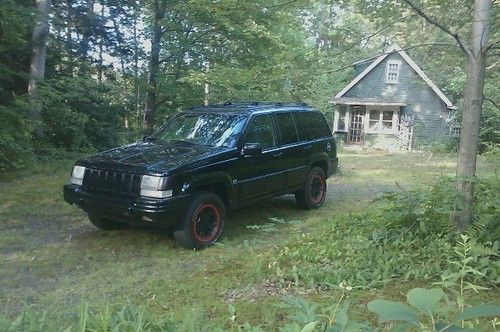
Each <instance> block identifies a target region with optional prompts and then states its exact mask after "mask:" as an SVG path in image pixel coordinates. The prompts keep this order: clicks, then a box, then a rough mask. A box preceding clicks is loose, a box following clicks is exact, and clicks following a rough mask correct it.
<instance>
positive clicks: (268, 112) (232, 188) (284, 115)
mask: <svg viewBox="0 0 500 332" xmlns="http://www.w3.org/2000/svg"><path fill="white" fill-rule="evenodd" d="M337 162H338V159H337V151H336V145H335V141H334V139H333V137H332V134H331V132H330V129H329V127H328V124H327V123H326V121H325V118H324V117H323V115H322V114H321V113H320V112H318V111H315V110H313V109H312V108H310V107H309V106H307V105H306V104H291V103H257V102H253V103H239V104H232V103H226V104H224V105H213V106H199V107H194V108H191V109H189V110H188V111H185V112H181V113H179V114H177V115H175V116H174V117H173V118H172V119H170V120H169V121H168V122H167V123H166V124H164V125H163V126H162V127H161V128H160V129H159V130H158V131H157V132H156V133H155V134H153V135H152V136H150V137H147V138H145V139H144V140H143V141H141V142H139V143H135V144H130V145H126V146H122V147H118V148H115V149H111V150H108V151H104V152H102V153H99V154H96V155H93V156H90V157H88V158H85V159H82V160H79V161H78V162H77V163H76V165H75V166H74V167H73V171H72V173H71V179H70V183H68V184H67V185H65V186H64V199H65V200H66V202H68V203H70V204H76V205H77V206H79V207H80V208H82V209H83V210H84V211H85V212H86V213H87V214H88V216H89V219H90V221H91V222H92V223H93V224H94V225H95V226H97V227H99V228H101V229H114V228H119V227H121V226H123V225H124V224H140V225H159V226H165V227H174V229H175V231H174V236H175V239H176V241H177V242H178V243H179V244H181V245H182V246H184V247H187V248H202V247H205V246H208V245H210V244H213V243H214V242H215V241H217V239H218V238H219V237H220V235H221V233H222V229H223V227H224V221H225V219H226V209H228V208H237V207H240V206H242V205H246V204H249V203H252V202H255V201H257V200H262V199H266V198H271V197H275V196H279V195H283V194H289V193H293V194H295V198H296V201H297V203H298V205H299V206H300V207H302V208H305V209H313V208H318V207H320V206H321V205H322V204H323V202H324V200H325V195H326V179H327V178H328V177H329V176H330V175H331V174H332V173H333V172H334V171H335V170H336V168H337Z"/></svg>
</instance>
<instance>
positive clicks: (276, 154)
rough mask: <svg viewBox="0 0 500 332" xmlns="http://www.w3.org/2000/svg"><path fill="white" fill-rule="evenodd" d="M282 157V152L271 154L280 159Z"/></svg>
mask: <svg viewBox="0 0 500 332" xmlns="http://www.w3.org/2000/svg"><path fill="white" fill-rule="evenodd" d="M282 155H283V152H277V153H275V154H273V157H276V158H277V157H281V156H282Z"/></svg>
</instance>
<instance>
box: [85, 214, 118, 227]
mask: <svg viewBox="0 0 500 332" xmlns="http://www.w3.org/2000/svg"><path fill="white" fill-rule="evenodd" d="M88 217H89V220H90V222H91V223H92V224H93V225H94V226H95V227H97V228H99V229H102V230H104V231H111V230H114V229H122V228H125V227H127V225H126V224H124V223H121V222H117V221H113V220H109V219H106V218H102V217H98V216H96V215H93V214H89V215H88Z"/></svg>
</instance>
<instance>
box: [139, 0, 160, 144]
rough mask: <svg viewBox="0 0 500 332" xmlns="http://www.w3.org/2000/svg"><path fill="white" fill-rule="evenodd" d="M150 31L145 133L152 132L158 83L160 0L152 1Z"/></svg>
mask: <svg viewBox="0 0 500 332" xmlns="http://www.w3.org/2000/svg"><path fill="white" fill-rule="evenodd" d="M151 10H152V16H153V22H152V32H151V53H150V55H149V78H148V91H147V99H146V109H145V110H144V125H145V134H147V135H149V134H151V133H152V132H153V127H154V118H155V113H156V106H157V105H156V98H157V93H158V89H157V85H158V70H159V68H160V49H161V39H162V36H163V34H164V30H163V28H162V20H163V19H164V18H165V4H164V1H162V0H153V3H152V8H151Z"/></svg>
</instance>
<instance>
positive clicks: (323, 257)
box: [268, 178, 500, 287]
mask: <svg viewBox="0 0 500 332" xmlns="http://www.w3.org/2000/svg"><path fill="white" fill-rule="evenodd" d="M497 190H498V183H496V184H495V183H492V182H486V181H479V182H478V184H477V193H478V194H477V200H476V211H477V215H476V220H475V226H474V227H475V228H473V229H471V230H470V232H471V233H474V234H475V236H476V237H477V238H478V239H481V242H479V243H475V244H474V245H473V246H472V247H471V251H472V252H473V254H472V257H471V260H470V262H469V263H470V264H471V266H473V267H474V268H475V269H477V270H478V271H480V272H481V273H482V274H484V275H487V276H488V278H487V279H484V278H483V276H482V275H475V276H471V280H469V281H470V282H474V281H478V280H482V281H483V282H484V283H491V284H497V283H499V282H500V279H499V272H500V269H499V257H498V255H497V254H496V252H498V247H499V243H500V242H499V241H500V240H499V238H498V237H496V239H493V238H492V237H494V236H495V235H494V234H498V233H497V232H498V230H497V229H498V222H496V221H497V220H498V219H497V218H498V210H499V206H498V204H499V202H498V199H497V198H496V197H497V196H496V194H495V193H497V192H498V191H497ZM453 202H454V190H453V182H452V180H451V179H447V178H445V179H443V180H441V181H440V182H438V183H437V184H435V185H432V186H429V187H425V188H422V189H418V190H411V191H401V192H395V193H391V194H387V195H385V196H384V197H383V198H382V199H379V200H378V202H377V203H376V204H375V206H374V207H372V209H373V210H374V212H371V213H363V214H351V215H347V216H346V215H344V216H339V217H336V218H334V219H331V220H330V221H329V222H328V226H325V231H324V233H323V234H322V236H321V237H317V236H315V235H311V234H302V236H300V237H299V238H297V239H294V240H293V241H290V242H288V243H286V244H285V245H283V246H281V247H280V248H279V249H278V252H277V253H275V254H274V255H272V257H270V258H269V261H268V266H269V269H270V271H271V272H272V273H273V274H274V276H275V279H276V280H277V281H280V282H293V283H294V284H296V285H306V286H308V287H325V286H326V287H329V286H331V285H337V284H338V283H340V282H342V281H344V280H345V281H346V282H348V283H349V284H351V285H356V286H360V287H376V286H380V285H383V284H387V283H389V282H390V281H391V280H393V279H395V278H397V279H398V280H420V279H429V278H433V279H438V278H439V277H440V276H441V274H442V273H443V272H445V273H451V271H453V270H452V269H451V267H450V265H449V264H448V261H450V260H452V259H453V258H454V255H455V253H454V251H453V247H454V245H455V244H456V243H460V242H459V241H460V238H459V237H457V235H456V232H455V230H454V229H453V228H451V226H450V223H449V215H450V212H451V210H452V207H453ZM488 234H489V236H488ZM492 234H493V235H492ZM429 239H432V240H431V241H430V240H429ZM421 262H426V263H425V264H421Z"/></svg>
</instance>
